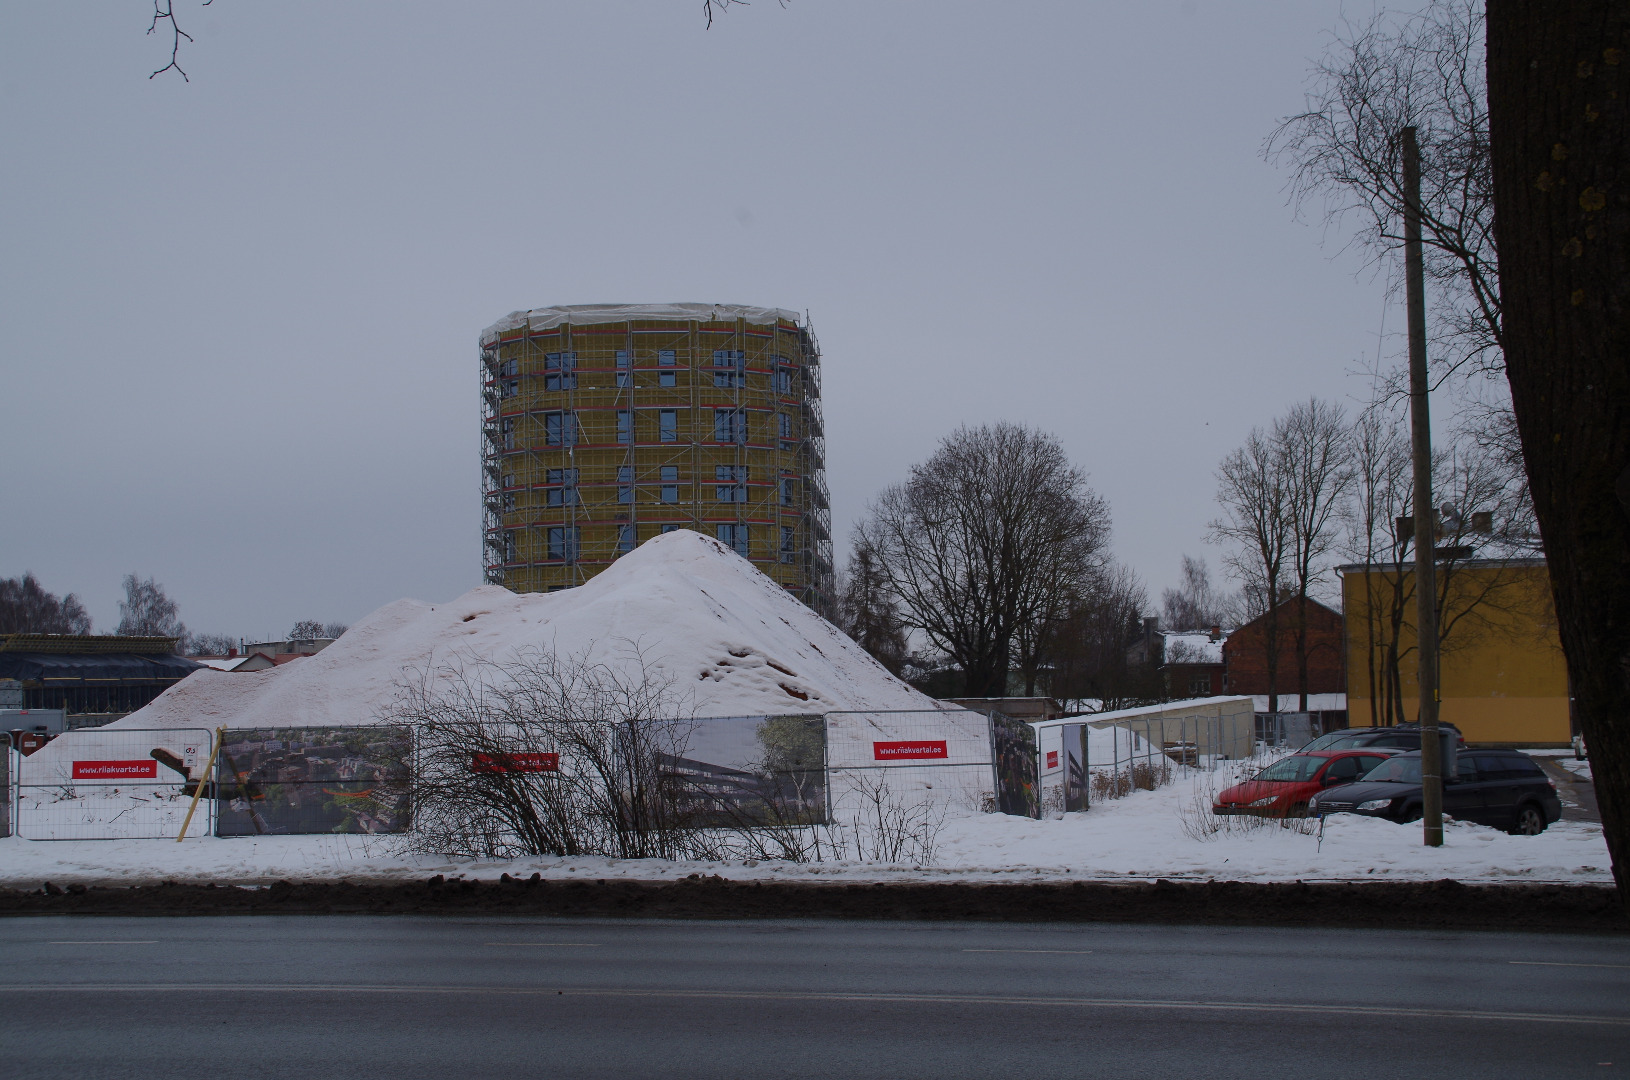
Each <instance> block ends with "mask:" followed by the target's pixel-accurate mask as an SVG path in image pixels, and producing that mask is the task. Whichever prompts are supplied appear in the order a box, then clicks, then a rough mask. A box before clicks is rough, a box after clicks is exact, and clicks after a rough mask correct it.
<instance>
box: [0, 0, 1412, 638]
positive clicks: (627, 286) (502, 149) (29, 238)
mask: <svg viewBox="0 0 1630 1080" xmlns="http://www.w3.org/2000/svg"><path fill="white" fill-rule="evenodd" d="M175 2H176V10H177V12H178V15H179V16H180V18H181V19H182V26H183V28H184V29H186V30H188V31H189V32H191V33H192V34H193V35H194V36H195V37H196V39H197V40H196V42H195V43H194V44H192V45H184V47H183V50H182V54H181V63H182V65H183V66H184V67H185V68H186V70H187V72H188V74H189V75H190V76H191V79H192V81H191V82H190V83H183V82H182V81H181V79H180V78H178V77H175V76H174V74H173V73H171V74H166V75H161V76H159V77H158V78H157V79H153V80H151V81H149V79H148V78H147V75H148V73H149V72H150V71H152V70H153V69H154V68H156V67H159V66H161V65H162V64H163V63H164V62H166V61H167V60H168V44H167V42H165V41H161V40H159V39H158V38H157V37H145V36H143V31H144V30H145V28H146V25H147V20H148V18H149V16H150V14H151V12H150V8H149V7H148V6H147V4H146V0H118V2H113V0H107V2H102V3H76V4H14V5H10V6H8V8H7V11H6V32H5V34H4V35H3V36H0V56H3V60H0V73H3V74H0V95H3V98H0V100H3V103H4V108H3V110H0V125H3V126H0V133H3V135H0V137H3V139H4V147H5V151H4V155H3V158H0V161H3V165H0V168H3V170H4V172H3V174H0V175H3V176H4V181H3V187H4V192H5V203H4V209H3V211H0V275H3V277H0V375H3V382H0V576H13V575H17V574H21V573H22V572H23V571H25V570H32V571H34V572H35V573H36V574H37V575H39V577H40V579H41V581H42V583H43V584H44V585H45V586H46V587H47V588H49V589H51V590H53V591H56V592H59V593H61V592H67V591H73V592H76V593H78V594H79V595H80V597H81V598H82V600H83V601H84V602H85V603H86V605H87V606H88V608H89V609H90V612H91V614H92V616H93V617H94V618H95V620H96V625H97V629H99V630H111V629H112V628H113V625H114V623H115V622H116V621H117V618H118V613H117V607H116V604H117V600H118V599H119V596H120V592H119V582H120V579H121V577H122V576H123V575H124V574H125V573H127V572H130V571H135V572H137V573H139V574H141V575H143V576H147V575H152V576H155V577H157V578H158V580H159V581H161V582H162V583H163V584H164V585H165V586H166V587H167V589H168V591H169V593H170V595H171V597H172V598H174V599H175V600H176V601H178V602H179V604H180V606H181V615H182V618H183V619H184V620H185V621H186V622H187V623H188V625H189V626H190V627H192V628H193V629H194V630H203V631H214V632H222V633H231V634H234V635H245V636H250V637H254V636H256V635H261V634H266V635H273V634H281V633H282V632H283V631H286V630H287V629H288V627H289V626H290V625H291V624H292V623H293V622H294V620H296V619H298V618H304V617H312V618H317V619H320V620H325V621H327V620H341V621H345V622H352V621H355V620H357V619H359V618H360V617H362V616H363V615H365V614H367V613H368V612H369V611H371V610H372V609H373V608H375V607H377V606H378V605H380V604H383V603H386V602H388V601H391V600H394V599H396V598H398V597H402V596H414V597H419V598H422V599H426V600H441V599H447V598H450V597H452V596H454V595H457V594H458V593H460V592H462V591H464V590H465V589H467V588H469V587H471V586H473V585H475V584H478V583H479V581H480V566H479V561H480V559H479V557H480V543H479V541H480V507H479V478H478V471H477V463H478V440H477V434H478V400H477V374H476V337H477V334H478V333H479V332H480V330H481V329H482V328H483V327H484V326H486V325H487V324H488V323H490V322H492V321H494V320H495V319H497V318H498V317H500V316H502V315H504V314H506V313H507V312H509V311H511V310H514V309H517V308H528V307H538V306H543V305H550V304H573V303H597V302H614V301H639V302H665V301H705V302H730V303H743V304H757V305H767V306H779V307H787V308H795V309H798V310H807V311H808V312H809V313H810V315H811V317H812V319H813V322H814V326H815V329H816V332H817V334H818V335H819V337H820V341H821V345H822V348H823V351H824V356H825V359H824V362H825V370H824V376H825V388H826V401H825V410H826V416H827V423H828V435H829V470H830V471H829V480H830V484H831V488H832V492H833V499H834V511H835V526H836V530H837V533H838V536H839V552H840V556H841V554H842V553H843V552H844V551H845V550H846V548H847V545H846V543H844V541H845V540H846V538H847V536H848V533H849V529H850V526H851V524H852V523H853V522H854V520H855V519H856V518H857V517H858V516H859V515H860V514H861V513H862V512H863V510H864V507H865V505H866V503H867V501H868V499H870V498H871V497H872V496H873V495H874V493H875V492H876V491H877V490H878V489H879V488H881V487H882V486H883V485H885V484H887V483H890V482H892V481H895V480H898V479H900V478H902V477H903V476H904V475H905V473H906V470H907V468H908V467H909V466H910V464H911V463H912V462H914V461H918V460H920V459H922V458H923V457H925V456H926V455H928V454H929V453H930V452H931V451H932V449H933V447H934V445H935V443H936V442H937V441H938V440H939V439H940V438H941V437H942V436H943V435H945V434H946V433H947V432H948V431H950V430H951V429H952V428H954V427H955V426H956V425H958V424H962V423H970V424H977V423H982V422H986V421H993V420H997V419H1004V418H1005V419H1011V420H1018V421H1025V422H1028V423H1031V424H1034V425H1037V426H1039V427H1041V428H1044V429H1047V430H1050V431H1054V432H1056V433H1058V434H1059V435H1060V436H1061V437H1062V438H1063V440H1064V442H1065V444H1066V445H1067V446H1068V448H1069V450H1070V452H1071V453H1072V455H1073V456H1074V457H1075V459H1076V461H1077V462H1079V463H1080V464H1081V465H1082V466H1084V467H1085V468H1087V469H1088V470H1089V471H1090V473H1091V476H1092V482H1093V484H1094V486H1095V487H1097V488H1098V490H1099V491H1100V492H1102V493H1103V494H1104V495H1105V496H1106V497H1107V498H1108V500H1109V502H1110V505H1111V506H1112V508H1113V511H1114V517H1115V542H1114V547H1115V550H1116V552H1117V553H1118V555H1119V556H1120V557H1122V558H1123V559H1124V560H1126V561H1128V562H1130V563H1131V564H1132V565H1133V566H1135V567H1136V568H1137V569H1138V570H1139V571H1140V572H1141V573H1142V574H1143V575H1144V577H1145V578H1146V580H1147V581H1148V583H1149V585H1150V591H1151V595H1153V596H1158V593H1159V590H1160V588H1161V587H1163V586H1165V585H1169V584H1172V583H1174V582H1175V579H1176V577H1177V570H1178V560H1179V556H1180V555H1181V554H1182V553H1183V552H1185V551H1187V552H1191V553H1196V554H1199V553H1204V554H1205V555H1206V556H1207V557H1208V559H1209V560H1210V562H1211V563H1212V565H1213V567H1216V566H1217V565H1218V563H1219V558H1218V555H1219V553H1218V552H1217V551H1216V550H1215V549H1212V548H1207V547H1206V546H1205V545H1204V544H1203V543H1202V535H1203V532H1204V529H1205V524H1206V522H1207V520H1208V519H1209V518H1210V517H1212V516H1213V514H1214V512H1215V508H1214V503H1213V490H1214V481H1213V479H1212V472H1213V469H1214V468H1215V466H1216V464H1217V461H1218V459H1219V458H1220V457H1221V456H1222V455H1223V454H1224V453H1226V452H1227V451H1228V450H1229V449H1231V448H1232V447H1234V446H1236V445H1237V444H1238V443H1239V442H1240V441H1241V439H1242V438H1243V437H1244V436H1245V434H1246V432H1247V431H1248V430H1249V429H1250V427H1251V426H1252V425H1254V424H1261V423H1266V422H1268V421H1270V420H1271V419H1272V418H1273V417H1274V416H1275V415H1276V414H1277V413H1279V412H1280V411H1282V410H1283V409H1284V408H1285V407H1286V406H1287V405H1288V404H1290V403H1291V402H1293V401H1295V400H1297V399H1299V398H1305V397H1307V396H1308V395H1310V394H1317V395H1321V396H1326V397H1335V398H1340V399H1349V398H1352V397H1355V396H1360V395H1362V394H1363V392H1364V388H1363V386H1362V385H1360V381H1359V380H1357V379H1355V378H1352V377H1350V376H1349V374H1348V373H1349V372H1350V371H1351V370H1352V369H1354V368H1356V367H1358V366H1360V365H1362V364H1363V363H1364V362H1365V359H1366V357H1373V356H1374V354H1375V351H1376V345H1377V333H1378V331H1379V330H1380V329H1381V324H1382V318H1383V304H1384V301H1383V297H1382V284H1383V283H1382V282H1381V281H1378V280H1373V279H1372V278H1370V277H1368V276H1363V275H1359V274H1358V271H1359V270H1360V268H1361V267H1360V262H1359V259H1358V258H1357V257H1356V256H1354V255H1345V256H1344V255H1340V254H1339V252H1338V250H1337V248H1338V247H1339V244H1335V243H1331V242H1329V240H1328V238H1326V243H1325V244H1324V245H1323V246H1321V244H1320V241H1321V238H1322V237H1325V234H1324V232H1323V230H1322V229H1321V228H1320V227H1319V225H1318V223H1317V222H1314V223H1311V224H1307V223H1303V224H1299V223H1297V222H1296V221H1294V220H1293V218H1292V215H1291V212H1290V210H1289V209H1288V208H1287V207H1286V205H1285V200H1284V194H1283V184H1284V175H1283V173H1282V172H1281V171H1279V170H1277V169H1275V168H1273V167H1271V166H1270V165H1268V164H1265V163H1264V162H1263V161H1262V159H1261V157H1260V148H1261V144H1262V140H1263V138H1264V137H1265V136H1266V135H1267V133H1268V132H1269V131H1270V130H1271V129H1272V127H1273V125H1274V123H1275V121H1276V119H1277V118H1278V117H1280V116H1282V115H1284V114H1286V113H1288V112H1292V111H1294V110H1295V109H1296V108H1297V107H1298V105H1299V103H1300V101H1301V88H1302V85H1303V80H1304V78H1305V73H1306V70H1307V68H1308V64H1309V61H1310V59H1311V58H1313V57H1314V56H1316V55H1317V54H1318V53H1319V52H1320V51H1321V50H1322V48H1323V47H1324V43H1325V41H1326V34H1327V32H1328V31H1329V30H1330V29H1331V28H1332V27H1333V26H1334V25H1335V23H1336V21H1337V19H1338V18H1339V17H1340V14H1341V8H1340V5H1339V4H1337V3H1335V2H1323V0H1319V2H1315V0H1286V2H1269V0H1254V2H1246V0H1234V2H1229V3H1206V2H1198V0H1187V2H1181V0H1149V2H1140V3H1125V2H1120V3H1092V2H1086V0H1069V2H1058V3H1053V2H1043V0H1038V2H1034V3H1026V4H1013V3H990V2H988V0H985V2H978V0H932V2H929V0H918V2H910V3H908V2H886V0H870V2H864V0H793V2H792V3H790V4H789V5H788V6H787V7H786V8H785V9H783V8H781V7H780V6H778V5H777V3H775V2H774V0H758V2H757V3H755V4H753V5H752V6H751V7H750V8H737V9H734V10H732V11H730V12H729V13H728V14H726V15H725V16H724V17H722V18H719V19H717V20H716V21H715V23H714V26H713V28H712V30H707V29H706V28H705V26H704V23H703V20H702V15H701V3H700V0H626V2H619V0H593V2H588V3H582V2H578V3H566V2H560V3H538V2H532V3H470V4H456V5H448V4H445V3H438V4H430V3H410V2H406V0H391V2H388V3H387V2H377V3H364V2H351V3H344V4H334V3H314V2H287V0H280V2H276V3H273V2H261V3H253V4H251V3H244V2H242V0H216V2H215V3H214V4H213V5H211V6H210V7H208V8H202V7H200V6H199V3H198V2H197V0H175ZM1358 6H1359V5H1353V4H1349V5H1348V12H1349V14H1352V13H1355V9H1356V8H1357V7H1358ZM1368 10H1369V8H1368V6H1367V5H1365V6H1363V10H1362V11H1358V12H1357V13H1359V14H1363V13H1366V12H1367V11H1368ZM1394 321H1396V317H1394ZM1395 328H1396V327H1394V329H1395ZM1389 349H1390V346H1389Z"/></svg>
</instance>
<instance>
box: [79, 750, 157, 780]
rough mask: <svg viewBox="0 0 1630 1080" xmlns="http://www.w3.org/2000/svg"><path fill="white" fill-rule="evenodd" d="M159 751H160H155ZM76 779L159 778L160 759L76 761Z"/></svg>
mask: <svg viewBox="0 0 1630 1080" xmlns="http://www.w3.org/2000/svg"><path fill="white" fill-rule="evenodd" d="M154 752H155V753H158V752H159V751H154ZM73 777H74V779H75V780H157V779H158V761H157V759H155V758H148V759H147V760H146V761H76V762H74V767H73Z"/></svg>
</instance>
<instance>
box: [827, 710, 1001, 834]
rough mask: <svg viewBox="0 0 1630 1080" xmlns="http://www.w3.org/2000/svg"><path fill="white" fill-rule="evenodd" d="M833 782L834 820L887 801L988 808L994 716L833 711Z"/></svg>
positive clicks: (829, 757)
mask: <svg viewBox="0 0 1630 1080" xmlns="http://www.w3.org/2000/svg"><path fill="white" fill-rule="evenodd" d="M826 745H827V775H828V780H827V787H828V798H829V800H830V802H831V805H832V817H833V820H835V821H837V822H840V823H848V822H850V821H851V820H854V819H855V818H857V817H865V816H867V814H868V807H869V808H870V810H871V811H875V809H876V808H877V806H878V805H879V804H880V803H888V802H892V803H897V804H902V805H912V804H917V803H929V804H947V805H953V806H959V807H963V808H966V809H969V810H980V809H987V808H989V806H990V805H991V803H992V801H993V800H994V798H995V796H994V794H993V792H994V790H995V783H994V780H995V777H994V773H993V762H994V757H993V754H992V748H991V722H990V719H989V717H987V716H986V715H985V714H984V713H979V712H973V711H971V710H967V709H932V710H929V709H923V710H906V711H887V710H876V711H853V712H830V713H827V714H826Z"/></svg>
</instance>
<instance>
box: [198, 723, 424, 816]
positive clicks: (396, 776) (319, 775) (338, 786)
mask: <svg viewBox="0 0 1630 1080" xmlns="http://www.w3.org/2000/svg"><path fill="white" fill-rule="evenodd" d="M412 746H413V740H412V732H411V731H410V730H409V729H407V728H405V727H347V728H253V729H239V730H233V731H228V732H227V733H226V737H225V738H224V739H223V740H222V744H221V752H220V756H219V758H218V761H217V765H216V771H215V782H216V788H215V795H216V800H217V815H216V820H215V835H217V836H260V835H267V834H273V835H285V834H297V833H390V832H402V831H404V830H406V829H407V827H408V814H407V778H408V767H409V763H410V760H409V759H410V756H411V752H412Z"/></svg>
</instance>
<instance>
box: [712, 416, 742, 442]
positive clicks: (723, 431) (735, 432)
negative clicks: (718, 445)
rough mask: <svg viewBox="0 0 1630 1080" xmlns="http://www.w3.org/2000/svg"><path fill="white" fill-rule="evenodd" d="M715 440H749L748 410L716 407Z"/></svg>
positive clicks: (714, 419) (714, 418)
mask: <svg viewBox="0 0 1630 1080" xmlns="http://www.w3.org/2000/svg"><path fill="white" fill-rule="evenodd" d="M713 441H714V442H722V443H745V442H746V441H747V410H746V409H714V410H713Z"/></svg>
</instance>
